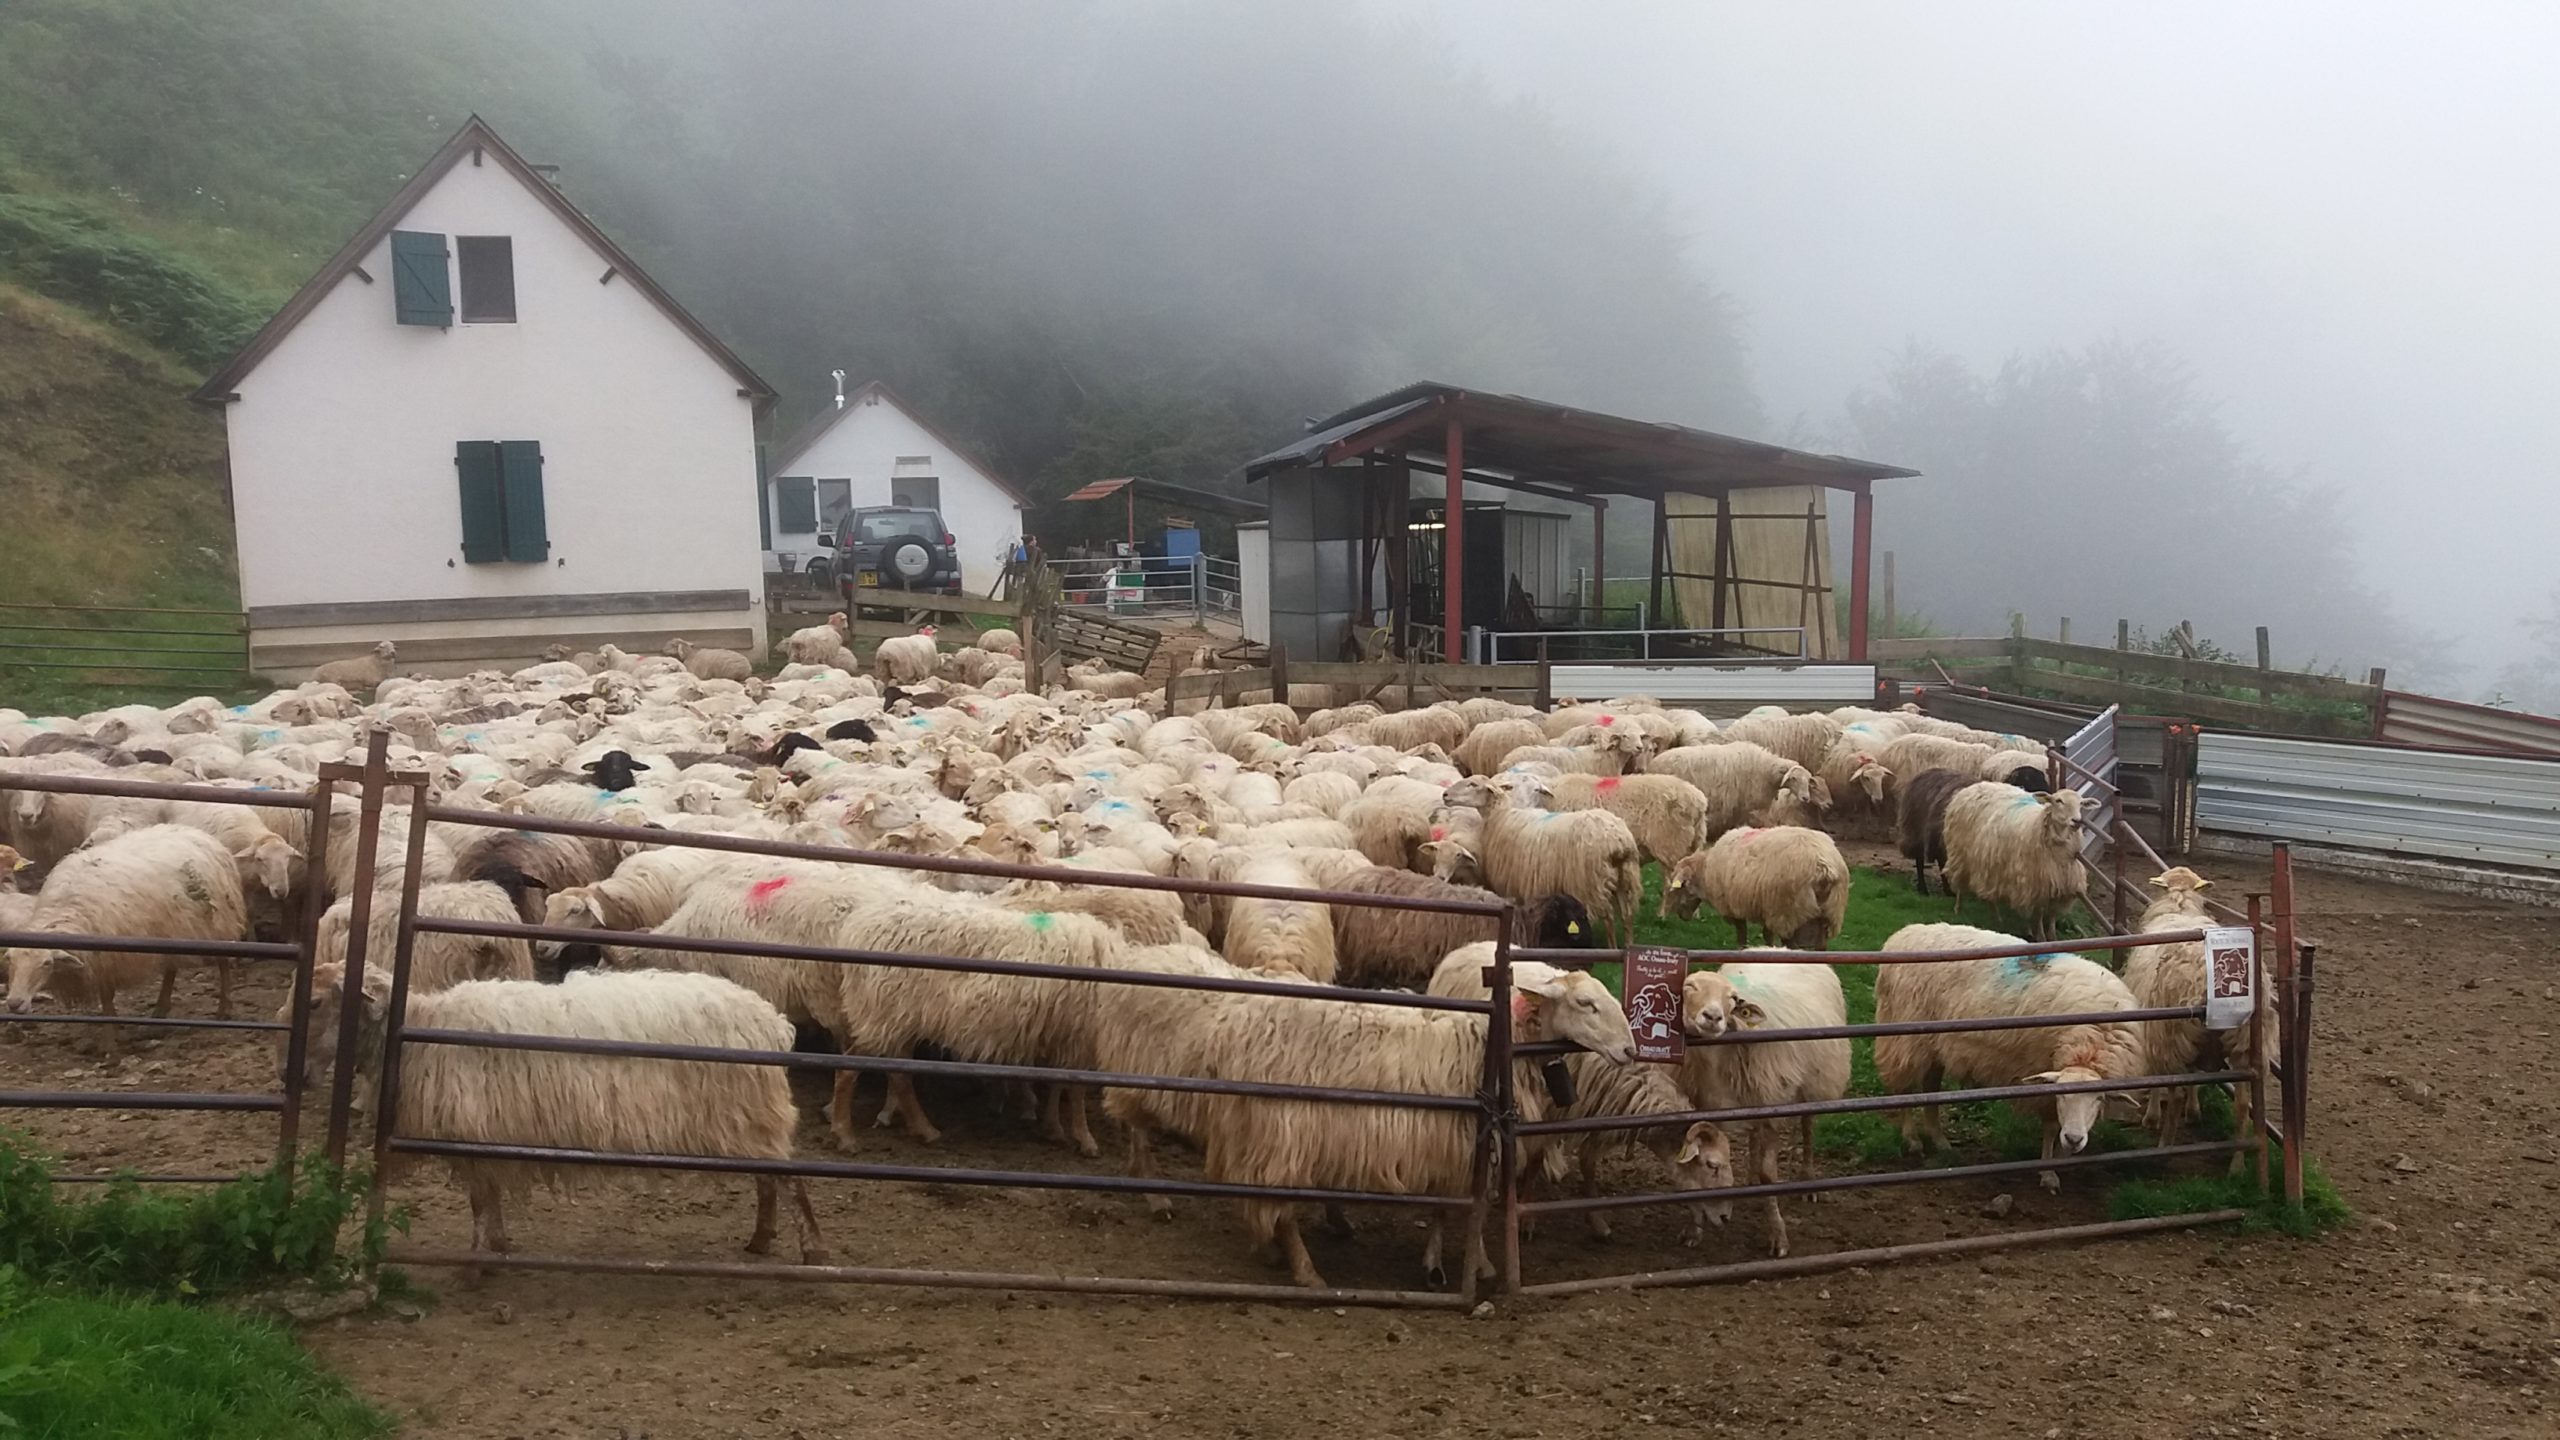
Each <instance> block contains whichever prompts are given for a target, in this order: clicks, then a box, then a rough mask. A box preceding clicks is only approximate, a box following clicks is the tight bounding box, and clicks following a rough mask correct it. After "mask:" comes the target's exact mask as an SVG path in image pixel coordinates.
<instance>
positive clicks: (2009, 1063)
mask: <svg viewBox="0 0 2560 1440" xmlns="http://www.w3.org/2000/svg"><path fill="white" fill-rule="evenodd" d="M2019 943H2021V942H2020V941H2019V939H2018V937H2016V936H2014V935H2003V934H2001V933H2000V932H1999V931H1996V930H1978V929H1975V928H1974V927H1973V926H1970V925H1905V926H1903V927H1902V928H1901V929H1899V930H1896V931H1895V932H1893V934H1892V935H1891V936H1889V937H1887V939H1886V940H1885V942H1884V948H1885V949H1887V950H1897V951H1927V950H1974V949H1991V948H1994V947H1997V946H2003V945H2016V944H2019ZM2136 1008H2139V1007H2138V1004H2137V1002H2136V1001H2135V1000H2134V997H2133V992H2132V991H2131V990H2129V989H2127V988H2126V987H2125V983H2124V982H2123V981H2121V980H2119V979H2117V978H2116V977H2115V975H2114V974H2113V973H2112V972H2110V971H2109V970H2108V969H2107V968H2106V967H2105V966H2103V965H2100V964H2098V963H2096V962H2095V961H2092V960H2088V959H2085V958H2083V957H2081V956H2078V955H2024V956H2011V957H2009V958H2006V959H1998V960H1948V961H1939V962H1935V963H1929V962H1911V961H1906V962H1901V963H1896V964H1887V965H1882V966H1879V967H1877V974H1876V1020H1877V1022H1878V1023H1879V1024H1894V1023H1897V1022H1900V1021H1906V1020H1984V1019H1993V1018H2007V1017H2014V1016H2022V1015H2096V1014H2104V1013H2107V1012H2109V1011H2116V1010H2132V1009H2136ZM2145 1039H2146V1037H2145V1036H2144V1035H2143V1033H2142V1026H2140V1025H2139V1024H2136V1023H2134V1022H2131V1021H2115V1020H2102V1021H2087V1022H2082V1023H2079V1024H2074V1025H2059V1026H2049V1027H2046V1026H2039V1027H2036V1028H2034V1029H2024V1030H1958V1031H1947V1032H1944V1033H1939V1034H1928V1035H1879V1036H1877V1037H1876V1041H1875V1060H1876V1075H1877V1078H1878V1079H1879V1080H1881V1081H1882V1082H1883V1084H1884V1088H1885V1089H1886V1090H1887V1091H1888V1092H1890V1093H1892V1094H1896V1095H1915V1094H1918V1095H1925V1094H1933V1093H1935V1092H1936V1091H1937V1090H1938V1089H1939V1087H1940V1085H1941V1084H1942V1083H1943V1082H1944V1081H1947V1080H1954V1081H1955V1082H1957V1083H1958V1084H1959V1085H1966V1084H1971V1085H1981V1086H1997V1085H2049V1084H2068V1083H2075V1082H2092V1081H2102V1080H2132V1079H2138V1078H2140V1077H2141V1076H2144V1075H2148V1074H2150V1073H2151V1065H2150V1062H2149V1052H2148V1048H2147V1046H2146V1044H2145ZM2107 1098H2108V1097H2107V1093H2106V1092H2102V1091H2096V1090H2083V1091H2078V1092H2075V1093H2073V1094H2068V1095H2057V1096H2050V1097H2047V1098H2045V1099H2043V1100H2039V1101H2021V1102H2018V1104H2019V1107H2020V1108H2021V1109H2024V1110H2027V1111H2029V1112H2030V1113H2038V1112H2040V1113H2042V1115H2043V1116H2044V1150H2043V1155H2044V1158H2045V1159H2048V1160H2050V1159H2052V1158H2053V1155H2054V1152H2055V1151H2056V1150H2057V1149H2059V1150H2062V1151H2065V1152H2067V1153H2069V1154H2073V1155H2077V1154H2079V1153H2080V1151H2081V1149H2082V1148H2083V1147H2085V1146H2086V1145H2087V1144H2088V1143H2089V1129H2090V1127H2091V1126H2093V1125H2095V1124H2096V1123H2097V1121H2098V1116H2099V1112H2100V1110H2101V1108H2102V1106H2103V1103H2104V1101H2105V1100H2106V1099H2107ZM2122 1098H2126V1099H2128V1100H2131V1101H2132V1103H2134V1104H2137V1105H2138V1104H2140V1103H2141V1102H2140V1101H2139V1100H2134V1099H2132V1097H2130V1096H2125V1097H2122ZM1924 1136H1925V1140H1926V1142H1927V1143H1934V1144H1936V1145H1938V1146H1939V1147H1941V1148H1943V1147H1944V1146H1945V1145H1946V1143H1947V1135H1946V1128H1945V1125H1944V1123H1943V1122H1942V1121H1941V1119H1940V1118H1939V1113H1938V1107H1937V1106H1936V1105H1927V1106H1923V1107H1921V1109H1920V1112H1919V1113H1918V1114H1915V1113H1913V1112H1911V1111H1905V1112H1903V1117H1902V1137H1903V1143H1904V1145H1905V1146H1906V1147H1907V1148H1910V1149H1912V1150H1915V1151H1916V1150H1918V1149H1919V1148H1920V1147H1921V1146H1922V1144H1923V1143H1924ZM2037 1179H2038V1182H2039V1183H2040V1184H2042V1185H2043V1186H2044V1188H2045V1189H2047V1190H2059V1189H2061V1188H2062V1180H2061V1177H2060V1176H2058V1175H2056V1174H2055V1173H2054V1172H2053V1171H2050V1170H2047V1171H2044V1172H2043V1173H2042V1174H2040V1175H2039V1176H2038V1177H2037Z"/></svg>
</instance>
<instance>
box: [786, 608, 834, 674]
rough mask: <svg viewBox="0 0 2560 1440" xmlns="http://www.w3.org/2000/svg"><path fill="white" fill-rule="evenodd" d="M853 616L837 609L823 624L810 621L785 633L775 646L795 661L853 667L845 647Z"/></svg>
mask: <svg viewBox="0 0 2560 1440" xmlns="http://www.w3.org/2000/svg"><path fill="white" fill-rule="evenodd" d="M852 624H853V622H852V620H851V619H850V618H849V617H848V616H847V615H846V614H845V612H843V611H842V610H838V611H837V612H835V613H834V614H832V615H829V616H828V617H827V619H826V623H824V624H822V625H810V626H806V627H804V628H802V629H798V630H794V631H792V632H791V633H790V634H788V635H785V636H784V637H782V640H781V642H780V643H778V644H776V645H775V646H774V647H773V648H774V650H775V651H776V652H777V653H779V654H780V655H781V656H782V658H783V659H785V660H787V661H789V662H791V663H792V664H794V665H832V666H836V667H838V668H840V669H845V670H850V669H852V668H854V660H853V656H852V654H851V653H850V652H849V651H848V650H847V649H846V647H845V636H846V635H847V634H849V633H850V632H851V629H852Z"/></svg>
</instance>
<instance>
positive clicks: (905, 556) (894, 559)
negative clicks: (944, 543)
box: [880, 540, 933, 586]
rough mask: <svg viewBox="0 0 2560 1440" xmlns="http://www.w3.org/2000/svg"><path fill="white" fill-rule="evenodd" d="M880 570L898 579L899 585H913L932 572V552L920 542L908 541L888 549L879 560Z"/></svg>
mask: <svg viewBox="0 0 2560 1440" xmlns="http://www.w3.org/2000/svg"><path fill="white" fill-rule="evenodd" d="M880 564H881V568H882V569H884V570H886V571H888V572H889V573H890V574H892V575H895V576H897V577H898V580H899V583H901V584H904V585H910V586H912V585H914V584H915V583H916V582H918V581H920V580H922V579H924V577H925V576H926V575H928V574H930V573H931V572H932V570H933V552H932V551H931V550H929V549H927V548H925V545H924V542H922V541H920V540H908V541H903V542H901V543H899V544H896V545H893V546H891V547H890V548H889V553H888V554H886V555H884V556H882V557H881V559H880Z"/></svg>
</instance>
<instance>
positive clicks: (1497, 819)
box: [1436, 776, 1644, 945]
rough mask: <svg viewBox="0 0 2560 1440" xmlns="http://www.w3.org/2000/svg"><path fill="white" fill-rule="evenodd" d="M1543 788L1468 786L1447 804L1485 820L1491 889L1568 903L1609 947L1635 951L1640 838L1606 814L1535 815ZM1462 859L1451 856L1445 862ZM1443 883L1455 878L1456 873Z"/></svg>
mask: <svg viewBox="0 0 2560 1440" xmlns="http://www.w3.org/2000/svg"><path fill="white" fill-rule="evenodd" d="M1545 784H1546V782H1545V781H1543V780H1540V779H1538V778H1536V777H1529V776H1523V777H1519V778H1517V779H1516V780H1515V781H1514V782H1513V783H1511V784H1508V785H1505V786H1500V787H1496V786H1493V785H1490V784H1488V783H1487V782H1485V781H1482V780H1468V781H1463V782H1461V783H1460V784H1458V785H1455V786H1452V787H1451V788H1450V790H1449V792H1448V796H1449V803H1450V804H1452V805H1466V806H1469V807H1470V808H1481V809H1482V810H1483V812H1484V829H1483V832H1482V835H1481V837H1480V842H1481V846H1482V848H1481V850H1480V851H1479V852H1478V853H1477V854H1476V855H1475V856H1474V858H1475V860H1476V861H1477V862H1478V863H1480V864H1481V866H1482V867H1483V871H1484V879H1485V884H1486V886H1487V888H1489V889H1491V890H1493V891H1495V892H1497V893H1499V894H1502V895H1507V896H1509V897H1510V898H1511V899H1513V900H1515V901H1518V902H1520V903H1522V904H1527V903H1529V902H1530V901H1533V900H1538V899H1541V898H1543V897H1545V896H1548V895H1570V896H1572V897H1573V898H1574V899H1576V900H1579V901H1581V902H1582V904H1583V906H1584V908H1585V909H1587V910H1589V911H1590V913H1591V917H1592V918H1593V919H1594V920H1596V921H1599V922H1600V923H1601V924H1602V925H1603V926H1604V927H1605V928H1606V930H1607V933H1608V935H1609V936H1610V939H1611V941H1612V943H1615V944H1620V945H1624V944H1631V943H1633V941H1634V939H1635V917H1636V906H1637V904H1638V903H1639V902H1640V901H1641V900H1642V899H1643V895H1644V869H1643V863H1642V857H1643V850H1642V848H1641V847H1639V846H1638V845H1637V844H1636V837H1635V832H1634V831H1633V830H1630V829H1628V828H1627V822H1626V821H1624V820H1621V819H1619V818H1618V817H1617V816H1615V815H1612V814H1610V813H1609V812H1608V811H1606V810H1576V811H1568V812H1557V811H1553V810H1540V809H1534V808H1531V807H1532V806H1534V805H1536V804H1537V803H1539V802H1540V801H1542V800H1543V799H1544V798H1545V795H1546V791H1545V788H1544V787H1545ZM1465 853H1466V852H1465V851H1464V850H1462V849H1452V850H1450V851H1446V852H1444V856H1443V858H1444V859H1449V858H1450V857H1452V856H1456V855H1463V854H1465ZM1436 868H1441V869H1448V868H1449V866H1447V865H1443V866H1441V867H1436ZM1440 878H1441V879H1444V880H1448V879H1455V878H1458V877H1457V875H1456V873H1454V872H1453V873H1448V874H1442V875H1441V876H1440Z"/></svg>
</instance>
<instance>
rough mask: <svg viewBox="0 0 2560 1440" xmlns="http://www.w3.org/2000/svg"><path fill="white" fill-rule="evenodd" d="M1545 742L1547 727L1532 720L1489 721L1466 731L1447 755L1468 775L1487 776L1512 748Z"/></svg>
mask: <svg viewBox="0 0 2560 1440" xmlns="http://www.w3.org/2000/svg"><path fill="white" fill-rule="evenodd" d="M1545 743H1547V731H1546V727H1545V726H1543V725H1540V724H1539V723H1538V722H1537V721H1536V720H1534V719H1506V720H1490V721H1487V722H1485V723H1483V724H1481V725H1478V726H1476V728H1474V729H1473V730H1470V731H1468V732H1467V738H1466V739H1464V740H1461V741H1459V742H1458V745H1457V748H1456V749H1454V750H1452V751H1451V752H1450V758H1451V759H1453V760H1455V761H1457V762H1458V768H1459V769H1461V770H1464V771H1466V772H1467V773H1468V774H1470V775H1490V774H1492V773H1493V772H1495V771H1496V770H1499V769H1501V768H1502V760H1503V757H1504V756H1506V755H1509V754H1510V753H1511V752H1512V751H1514V750H1519V749H1524V748H1527V747H1531V746H1537V745H1544V744H1545Z"/></svg>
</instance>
